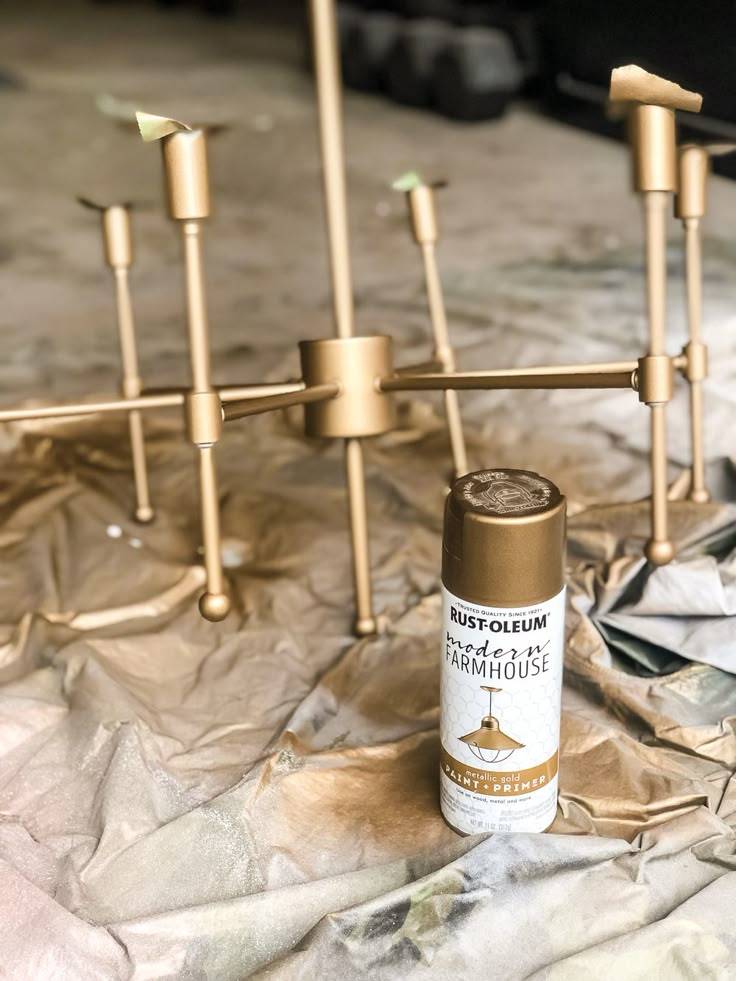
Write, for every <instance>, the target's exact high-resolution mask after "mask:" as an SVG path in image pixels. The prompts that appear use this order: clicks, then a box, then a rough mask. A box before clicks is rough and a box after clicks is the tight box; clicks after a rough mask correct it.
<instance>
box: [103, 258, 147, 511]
mask: <svg viewBox="0 0 736 981" xmlns="http://www.w3.org/2000/svg"><path fill="white" fill-rule="evenodd" d="M113 273H114V276H115V293H116V305H117V316H118V334H119V337H120V360H121V365H122V376H123V377H122V382H123V384H122V388H123V395H124V397H125V398H128V399H131V398H138V396H139V395H140V394H141V379H140V375H139V373H138V351H137V349H136V343H135V322H134V319H133V305H132V303H131V299H130V283H129V279H128V268H127V266H115V267H114V268H113ZM128 431H129V433H130V450H131V456H132V461H133V480H134V483H135V498H136V507H135V517H136V520H137V521H140V522H142V523H147V522H149V521H152V520H153V517H154V511H153V507H152V506H151V495H150V490H149V486H148V470H147V467H146V444H145V438H144V435H143V417H142V416H141V413H140V411H139V410H137V409H132V410H131V411H130V412H129V413H128Z"/></svg>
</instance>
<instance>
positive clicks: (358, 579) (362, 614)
mask: <svg viewBox="0 0 736 981" xmlns="http://www.w3.org/2000/svg"><path fill="white" fill-rule="evenodd" d="M345 472H346V476H347V483H348V499H349V504H350V534H351V538H352V545H353V578H354V580H355V605H356V610H357V615H356V620H355V632H356V633H357V634H358V635H359V636H361V637H364V636H367V635H368V634H375V633H376V632H377V629H378V626H377V621H376V617H375V616H374V613H373V595H372V590H371V567H370V554H369V550H368V515H367V510H366V502H365V472H364V467H363V446H362V443H361V441H360V440H359V439H346V440H345Z"/></svg>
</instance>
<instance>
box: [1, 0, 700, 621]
mask: <svg viewBox="0 0 736 981" xmlns="http://www.w3.org/2000/svg"><path fill="white" fill-rule="evenodd" d="M310 5H311V15H312V34H313V44H314V64H315V74H316V87H317V96H318V104H319V120H320V139H321V152H322V172H323V181H324V192H325V205H326V221H327V231H328V243H329V260H330V271H331V279H332V295H333V306H334V322H335V334H336V336H335V337H333V338H329V339H319V340H306V341H302V342H301V343H300V344H299V350H300V356H301V366H302V375H303V377H302V380H300V381H296V382H284V383H283V384H254V385H244V386H237V387H227V388H217V387H216V386H215V385H214V383H213V381H212V374H211V370H210V347H209V336H208V321H207V311H206V297H205V279H204V270H203V261H202V223H203V221H204V220H205V219H206V218H207V217H208V216H209V214H210V199H209V184H208V176H207V153H206V143H207V136H206V132H205V131H204V130H203V129H194V130H190V129H188V128H187V127H184V126H182V125H181V124H177V123H174V122H173V121H165V120H160V119H159V123H160V124H161V123H162V124H166V123H171V126H170V127H169V128H168V129H166V132H165V135H164V133H163V132H161V131H159V133H158V135H159V136H160V137H161V145H162V151H163V163H164V173H165V182H166V188H167V197H168V210H169V215H170V217H171V218H173V219H174V221H175V222H176V223H177V224H178V225H179V226H180V229H181V234H182V239H183V247H184V264H185V272H186V300H187V322H188V330H189V353H190V360H191V375H192V384H191V387H190V388H188V389H182V390H174V391H170V390H169V391H161V390H158V391H157V390H154V389H151V390H146V389H144V388H143V387H142V382H141V378H140V373H139V368H138V357H137V352H136V342H135V330H134V320H133V312H132V305H131V298H130V290H129V283H128V273H129V269H130V267H131V264H132V261H133V252H132V244H131V228H130V215H129V211H128V208H127V207H126V206H124V205H113V206H111V207H105V208H103V209H100V210H101V212H102V227H103V237H104V247H105V258H106V262H107V264H108V266H109V267H110V268H111V270H112V272H113V275H114V279H115V285H116V297H117V313H118V327H119V334H120V345H121V360H122V398H116V399H109V400H106V401H100V402H83V403H78V404H64V405H56V406H48V407H42V408H18V409H5V410H2V411H0V422H12V421H19V420H26V419H49V418H64V417H71V416H82V415H88V414H98V413H115V412H123V413H127V416H128V422H129V429H130V443H131V448H132V461H133V471H134V480H135V493H136V509H135V516H136V518H137V519H138V520H139V521H142V522H147V521H150V520H152V519H153V517H154V510H153V507H152V504H151V499H150V493H149V486H148V476H147V471H146V456H145V445H144V433H143V425H142V413H143V412H145V411H146V410H149V409H159V408H164V407H179V408H183V409H184V412H185V417H186V423H187V430H188V434H189V438H190V439H191V441H192V443H193V444H194V445H195V446H196V447H197V448H198V451H199V479H200V498H201V520H202V535H203V545H204V566H205V573H206V590H205V592H204V594H203V595H202V596H201V598H200V603H199V606H200V611H201V613H202V615H203V616H204V617H206V618H207V619H209V620H213V621H214V620H221V619H223V618H224V617H225V616H226V615H227V614H228V612H229V610H230V597H229V592H228V587H227V584H226V580H225V577H224V574H223V570H222V564H221V558H220V551H221V550H220V521H219V498H218V489H217V472H216V467H215V457H214V447H215V444H216V443H217V442H218V441H219V439H220V438H221V435H222V429H223V423H224V422H229V421H231V420H234V419H240V418H243V417H245V416H250V415H256V414H260V413H264V412H269V411H271V410H275V409H282V408H285V407H288V406H295V405H303V406H304V413H305V431H306V434H307V435H310V436H319V437H328V438H333V439H340V440H343V441H344V445H345V462H346V480H347V497H348V511H349V518H350V530H351V539H352V555H353V574H354V583H355V598H356V614H357V615H356V620H355V630H356V633H357V634H359V635H369V634H373V633H375V632H377V631H378V629H379V619H378V618H377V617H376V615H375V612H374V607H373V598H372V588H371V573H370V560H369V542H368V525H367V509H366V497H365V477H364V465H363V446H362V440H363V439H364V438H366V437H369V436H377V435H380V434H383V433H388V432H390V431H391V430H393V429H394V428H395V426H396V412H395V405H394V393H396V392H409V391H417V390H439V391H442V392H444V398H445V408H446V416H447V423H448V429H449V436H450V443H451V449H452V456H453V463H454V469H455V472H456V474H457V475H460V474H463V473H465V472H466V471H467V469H468V466H467V459H466V452H465V442H464V437H463V430H462V424H461V419H460V412H459V408H458V401H457V391H458V390H463V389H476V390H479V389H586V388H587V389H628V390H630V391H634V392H636V393H638V397H639V400H640V401H641V402H643V403H645V404H646V405H648V406H649V409H650V424H651V454H650V464H651V535H650V538H649V540H648V542H647V544H646V547H645V553H646V556H647V558H648V559H649V561H650V562H652V563H653V564H655V565H661V564H665V563H667V562H669V561H670V560H671V559H672V557H673V555H674V548H673V545H672V542H671V540H670V537H669V531H668V484H667V433H666V408H667V404H668V402H669V401H670V400H671V399H672V397H673V389H674V378H675V374H676V373H677V372H680V373H681V374H682V375H684V377H685V378H686V379H687V382H688V383H689V391H690V410H691V411H690V417H691V436H692V469H691V485H690V491H689V497H690V499H691V500H692V501H695V502H704V501H707V500H708V499H709V496H708V492H707V490H706V487H705V478H704V455H703V434H702V428H703V407H702V383H703V380H704V379H705V377H706V375H707V350H706V346H705V344H704V343H703V339H702V334H701V282H702V270H701V242H700V220H701V218H702V217H703V215H704V214H705V204H706V181H707V175H708V170H709V156H710V150H711V148H708V147H701V146H694V145H687V146H683V147H680V149H679V151H678V149H677V147H676V142H675V110H676V109H686V110H695V111H697V110H698V109H699V108H700V97H699V96H696V95H695V94H694V93H688V92H685V91H684V90H682V89H680V88H679V86H676V85H674V84H673V83H670V82H666V81H665V80H663V79H658V78H656V76H651V75H647V73H644V72H641V70H639V69H636V68H635V67H634V66H628V67H627V68H626V69H617V70H616V71H614V73H613V75H612V79H611V93H610V94H611V99H612V100H615V101H619V102H623V103H626V104H627V105H628V107H629V108H628V116H629V122H630V126H631V137H632V138H631V146H632V162H633V172H634V187H635V189H636V190H637V191H638V192H640V193H641V196H642V203H643V214H644V230H645V244H646V282H647V288H646V298H647V315H648V325H649V343H648V350H647V352H646V353H645V354H644V355H643V356H642V357H639V358H638V359H636V360H631V361H619V362H606V363H598V364H582V365H561V366H542V367H533V368H512V369H502V370H491V371H469V372H468V371H461V372H459V371H457V370H456V366H455V357H454V352H453V348H452V346H451V344H450V339H449V334H448V329H447V321H446V316H445V307H444V300H443V295H442V287H441V283H440V277H439V274H438V269H437V263H436V257H435V245H436V243H437V240H438V226H437V219H436V213H435V204H434V196H433V189H432V188H431V187H430V186H428V185H425V184H420V185H419V186H415V187H413V188H412V189H411V190H409V191H408V192H407V195H406V196H407V201H408V207H409V214H410V219H411V228H412V231H413V235H414V239H415V241H416V243H417V245H418V246H419V248H420V251H421V255H422V259H423V264H424V275H425V281H426V290H427V297H428V305H429V313H430V320H431V324H432V330H433V337H434V352H433V360H432V361H431V362H430V363H428V364H424V365H418V366H414V367H410V368H405V369H397V368H395V367H394V362H393V353H392V341H391V338H390V337H387V336H383V335H371V336H356V335H355V333H354V325H353V290H352V277H351V267H350V252H349V243H348V222H347V200H346V189H345V163H344V148H343V134H342V112H341V81H340V71H339V49H338V41H337V32H336V24H335V10H334V0H310ZM149 118H150V117H149ZM673 194H676V195H677V196H676V203H675V212H676V214H677V216H678V217H679V218H680V219H681V220H682V223H683V226H684V230H685V267H686V287H687V306H688V324H689V340H688V343H687V344H686V345H685V347H684V349H683V351H682V353H681V354H679V355H676V356H670V355H669V354H668V353H667V351H666V349H665V340H666V338H665V301H666V292H667V290H666V218H667V212H668V209H669V207H670V200H671V195H673Z"/></svg>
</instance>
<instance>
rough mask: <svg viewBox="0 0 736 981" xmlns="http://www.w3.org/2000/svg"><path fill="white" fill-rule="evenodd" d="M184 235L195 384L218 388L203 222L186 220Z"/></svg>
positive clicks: (209, 389)
mask: <svg viewBox="0 0 736 981" xmlns="http://www.w3.org/2000/svg"><path fill="white" fill-rule="evenodd" d="M182 235H183V238H184V264H185V269H186V282H187V322H188V324H189V354H190V358H191V364H192V388H193V390H194V391H195V392H212V391H214V389H213V387H212V379H211V370H210V346H209V336H208V335H209V330H208V326H207V305H206V297H205V286H204V263H203V260H202V237H201V228H200V225H199V222H198V221H185V222H183V224H182Z"/></svg>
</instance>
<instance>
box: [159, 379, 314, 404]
mask: <svg viewBox="0 0 736 981" xmlns="http://www.w3.org/2000/svg"><path fill="white" fill-rule="evenodd" d="M303 390H304V382H303V381H287V382H264V383H262V384H260V383H254V384H252V385H223V386H222V387H217V388H216V389H215V391H216V392H217V394H218V395H219V396H220V401H221V402H239V401H241V400H242V399H258V398H264V397H265V396H266V395H283V394H286V393H287V392H301V391H303ZM188 391H189V389H188V388H185V387H183V386H181V385H156V386H151V387H150V388H149V387H148V386H146V387H145V388H142V389H141V395H163V394H172V393H175V392H179V393H181V394H182V395H186V393H187V392H188Z"/></svg>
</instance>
